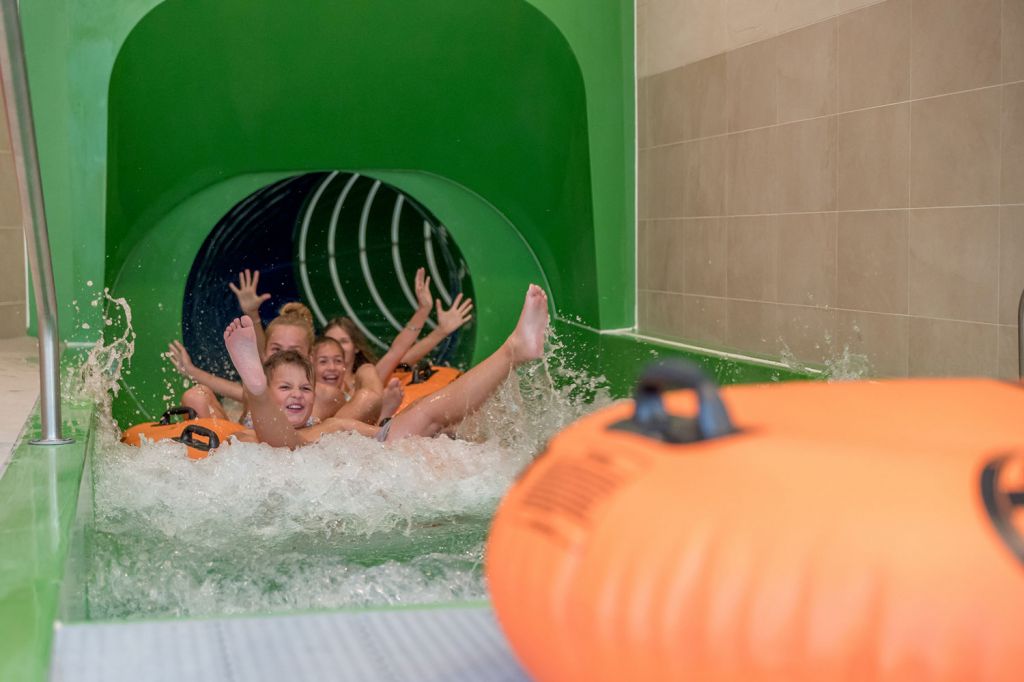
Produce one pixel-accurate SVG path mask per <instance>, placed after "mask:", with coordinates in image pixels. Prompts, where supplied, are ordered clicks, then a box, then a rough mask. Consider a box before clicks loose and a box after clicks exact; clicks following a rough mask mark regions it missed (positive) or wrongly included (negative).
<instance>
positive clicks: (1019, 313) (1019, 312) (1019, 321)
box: [1017, 291, 1024, 380]
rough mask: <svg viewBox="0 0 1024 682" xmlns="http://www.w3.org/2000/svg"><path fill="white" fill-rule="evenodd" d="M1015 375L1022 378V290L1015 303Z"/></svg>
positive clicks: (1023, 292) (1023, 295) (1023, 367)
mask: <svg viewBox="0 0 1024 682" xmlns="http://www.w3.org/2000/svg"><path fill="white" fill-rule="evenodd" d="M1017 377H1018V378H1019V379H1021V380H1024V291H1022V292H1020V303H1019V304H1018V305H1017Z"/></svg>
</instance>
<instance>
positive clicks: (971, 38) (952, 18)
mask: <svg viewBox="0 0 1024 682" xmlns="http://www.w3.org/2000/svg"><path fill="white" fill-rule="evenodd" d="M913 2H914V6H913V35H912V37H911V43H910V44H911V57H910V73H911V80H910V82H911V88H912V90H911V96H912V97H914V98H915V99H916V98H918V97H929V96H931V95H941V94H943V93H947V92H956V91H958V90H969V89H971V88H980V87H983V86H985V85H993V84H995V83H998V82H999V71H1000V56H999V53H1000V43H1001V40H1000V33H1001V23H1002V22H1001V14H1002V0H913Z"/></svg>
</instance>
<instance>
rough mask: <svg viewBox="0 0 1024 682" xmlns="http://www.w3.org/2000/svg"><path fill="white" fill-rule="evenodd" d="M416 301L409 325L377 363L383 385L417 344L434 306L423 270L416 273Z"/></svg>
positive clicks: (428, 282) (428, 279)
mask: <svg viewBox="0 0 1024 682" xmlns="http://www.w3.org/2000/svg"><path fill="white" fill-rule="evenodd" d="M416 301H417V302H418V303H419V308H417V309H416V312H414V313H413V314H412V317H411V318H410V319H409V322H408V324H406V325H405V327H404V328H403V329H402V331H400V332H399V333H398V336H396V337H395V340H394V341H392V342H391V347H390V348H388V352H387V353H385V354H384V357H382V358H381V359H380V360H378V361H377V376H378V377H380V380H381V383H382V384H383V383H386V382H387V380H388V379H389V378H390V377H391V373H392V372H394V371H395V368H396V367H398V365H399V364H400V363H401V362H402V357H403V356H404V355H405V354H406V353H407V352H408V351H409V349H410V348H412V345H413V344H414V343H416V339H417V338H419V335H420V330H421V329H423V324H424V323H425V322H426V321H427V318H428V317H430V308H431V307H432V306H433V304H434V297H433V296H431V294H430V278H429V277H427V276H426V271H425V270H424V269H423V268H420V269H419V270H417V271H416Z"/></svg>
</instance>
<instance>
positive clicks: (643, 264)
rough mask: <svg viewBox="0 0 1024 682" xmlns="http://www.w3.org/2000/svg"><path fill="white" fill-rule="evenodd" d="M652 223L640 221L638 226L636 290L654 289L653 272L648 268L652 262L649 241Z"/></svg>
mask: <svg viewBox="0 0 1024 682" xmlns="http://www.w3.org/2000/svg"><path fill="white" fill-rule="evenodd" d="M649 227H650V222H649V221H646V220H638V221H637V225H636V288H637V289H653V288H654V287H652V286H651V282H652V281H653V279H654V278H653V276H652V274H653V273H652V271H651V269H650V268H649V267H647V265H648V263H650V262H651V240H650V239H649V232H648V230H649Z"/></svg>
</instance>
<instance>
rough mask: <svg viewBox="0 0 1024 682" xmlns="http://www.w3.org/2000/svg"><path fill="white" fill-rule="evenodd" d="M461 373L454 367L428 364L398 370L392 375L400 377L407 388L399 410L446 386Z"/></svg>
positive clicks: (404, 387) (403, 385)
mask: <svg viewBox="0 0 1024 682" xmlns="http://www.w3.org/2000/svg"><path fill="white" fill-rule="evenodd" d="M406 366H407V365H406ZM461 375H462V372H460V371H459V370H457V369H455V368H453V367H433V366H430V365H426V364H424V365H419V366H417V367H415V368H410V369H407V370H398V371H396V372H395V373H394V374H392V376H394V377H397V378H398V380H399V381H400V382H401V383H402V387H403V389H404V390H405V397H404V398H402V404H401V405H400V406H399V407H398V412H401V411H402V410H404V409H405V408H407V407H409V405H411V404H413V403H414V402H416V401H417V400H419V399H420V398H422V397H423V396H426V395H430V394H431V393H433V392H434V391H438V390H440V389H442V388H444V387H445V386H447V385H448V384H450V383H452V382H453V381H455V380H456V379H458V378H459V376H461ZM396 414H397V412H396Z"/></svg>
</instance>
